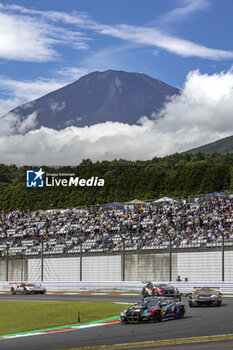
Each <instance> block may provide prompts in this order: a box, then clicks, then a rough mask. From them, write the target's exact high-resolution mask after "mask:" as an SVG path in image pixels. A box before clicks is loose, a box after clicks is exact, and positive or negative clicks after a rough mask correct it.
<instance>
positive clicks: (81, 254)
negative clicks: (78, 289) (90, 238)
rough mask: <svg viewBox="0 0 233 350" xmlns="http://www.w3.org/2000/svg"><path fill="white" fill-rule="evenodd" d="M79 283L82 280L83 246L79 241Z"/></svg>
mask: <svg viewBox="0 0 233 350" xmlns="http://www.w3.org/2000/svg"><path fill="white" fill-rule="evenodd" d="M79 265H80V281H82V279H83V276H82V275H83V244H82V241H80V263H79Z"/></svg>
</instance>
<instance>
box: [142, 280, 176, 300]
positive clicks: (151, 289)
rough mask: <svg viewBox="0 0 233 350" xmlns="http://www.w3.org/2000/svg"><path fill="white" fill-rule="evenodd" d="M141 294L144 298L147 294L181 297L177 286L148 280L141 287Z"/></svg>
mask: <svg viewBox="0 0 233 350" xmlns="http://www.w3.org/2000/svg"><path fill="white" fill-rule="evenodd" d="M142 296H143V297H144V298H146V297H148V296H163V297H173V298H179V300H180V298H181V295H180V292H179V290H178V289H177V288H175V287H173V286H171V285H170V284H168V283H154V282H148V283H147V284H146V286H145V287H143V289H142Z"/></svg>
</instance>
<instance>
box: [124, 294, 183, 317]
mask: <svg viewBox="0 0 233 350" xmlns="http://www.w3.org/2000/svg"><path fill="white" fill-rule="evenodd" d="M184 314H185V306H184V304H183V303H181V302H180V301H178V302H177V301H176V300H174V299H173V298H164V297H148V298H145V299H143V300H142V301H140V302H138V303H135V304H134V305H133V306H131V307H129V308H128V309H124V310H122V311H121V315H120V316H121V322H122V323H139V322H141V321H144V322H149V321H153V322H160V321H162V320H164V319H169V318H182V317H184Z"/></svg>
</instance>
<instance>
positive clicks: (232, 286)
mask: <svg viewBox="0 0 233 350" xmlns="http://www.w3.org/2000/svg"><path fill="white" fill-rule="evenodd" d="M14 282H15V281H12V282H6V281H0V290H1V291H9V289H10V286H9V284H10V283H14ZM19 282H20V281H19ZM36 283H37V284H40V283H42V284H43V285H44V286H45V287H46V289H47V290H48V291H58V292H62V291H64V292H70V291H85V292H93V291H99V292H100V291H104V292H140V291H141V290H142V287H143V286H144V285H145V282H139V281H124V282H122V281H119V282H116V281H113V282H109V281H107V282H105V281H103V282H94V281H93V282H90V281H86V282H85V281H82V282H66V281H63V282H60V281H59V282H55V281H53V282H50V281H43V282H36ZM162 283H165V282H162ZM168 283H170V284H171V285H173V286H175V287H177V288H178V289H179V290H180V292H181V293H190V292H192V291H193V288H194V287H215V288H217V289H219V290H220V291H221V293H226V294H233V282H218V281H216V282H198V281H196V282H168Z"/></svg>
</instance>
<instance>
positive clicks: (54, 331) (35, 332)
mask: <svg viewBox="0 0 233 350" xmlns="http://www.w3.org/2000/svg"><path fill="white" fill-rule="evenodd" d="M119 322H120V320H111V321H105V322H100V323H91V324H84V325H80V326H79V325H78V326H64V328H59V329H49V330H38V331H33V332H30V331H29V332H25V333H18V334H11V335H3V336H0V341H1V340H7V339H13V338H22V337H31V336H33V335H46V334H54V333H59V332H67V331H73V330H77V329H84V328H92V327H97V326H108V325H110V324H116V323H119Z"/></svg>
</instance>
